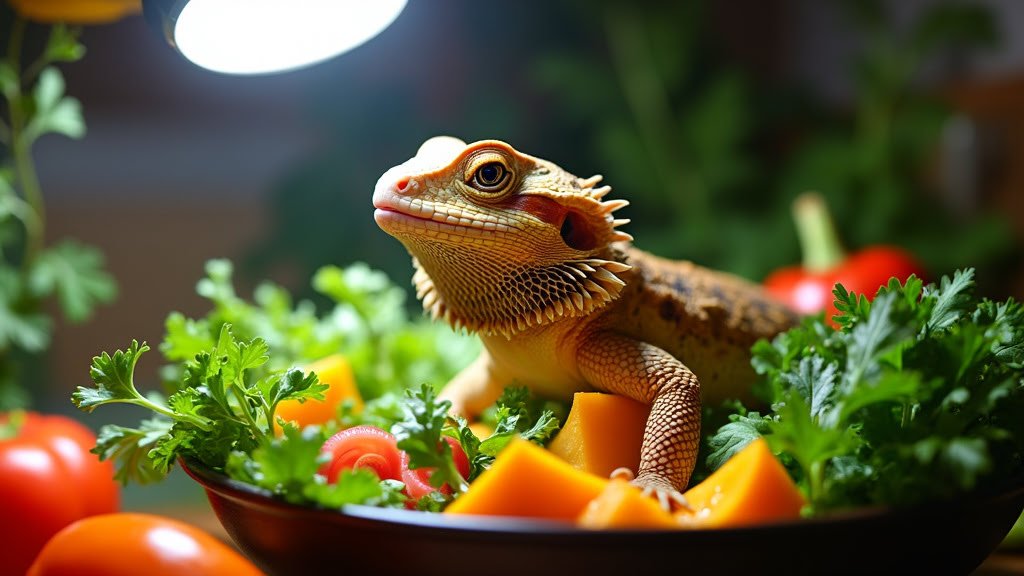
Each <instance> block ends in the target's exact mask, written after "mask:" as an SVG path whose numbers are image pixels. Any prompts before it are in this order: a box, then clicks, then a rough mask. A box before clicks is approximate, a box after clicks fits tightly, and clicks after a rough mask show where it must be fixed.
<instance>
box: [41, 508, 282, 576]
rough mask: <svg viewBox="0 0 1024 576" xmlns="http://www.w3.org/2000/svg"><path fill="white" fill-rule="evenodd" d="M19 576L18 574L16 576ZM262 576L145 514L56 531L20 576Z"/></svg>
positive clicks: (198, 537) (199, 537) (219, 548)
mask: <svg viewBox="0 0 1024 576" xmlns="http://www.w3.org/2000/svg"><path fill="white" fill-rule="evenodd" d="M22 574H24V572H22ZM138 574H144V575H145V576H178V575H180V574H188V575H190V576H220V575H222V574H230V575H231V576H263V572H261V571H260V570H259V569H258V568H256V567H255V566H254V565H253V564H252V563H251V562H250V561H249V560H247V559H246V558H245V557H243V556H242V555H240V554H239V553H238V552H235V551H234V550H233V549H232V548H230V547H229V546H227V545H226V544H224V543H223V542H221V541H220V540H218V539H217V538H214V537H213V536H211V535H209V534H207V533H206V532H203V531H202V530H200V529H198V528H196V527H194V526H190V525H188V524H185V523H183V522H179V521H177V520H172V519H170V518H164V517H161V516H155V515H151V514H136V513H125V514H103V515H99V516H90V517H89V518H85V519H83V520H79V521H77V522H75V523H73V524H71V525H69V526H67V527H65V528H64V529H63V530H61V531H60V532H58V533H57V534H56V535H54V536H53V538H51V539H50V541H49V542H47V543H46V546H45V547H43V549H42V551H40V552H39V556H38V557H37V558H36V560H35V562H34V563H33V564H32V567H31V568H30V569H29V571H28V573H27V574H26V575H25V576H135V575H138Z"/></svg>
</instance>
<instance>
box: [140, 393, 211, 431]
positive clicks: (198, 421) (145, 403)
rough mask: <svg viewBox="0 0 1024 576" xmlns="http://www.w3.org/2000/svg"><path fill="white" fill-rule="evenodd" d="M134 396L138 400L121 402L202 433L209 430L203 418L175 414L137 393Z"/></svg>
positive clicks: (208, 424) (207, 423) (207, 422)
mask: <svg viewBox="0 0 1024 576" xmlns="http://www.w3.org/2000/svg"><path fill="white" fill-rule="evenodd" d="M133 388H134V387H133ZM136 394H137V395H138V398H135V399H131V400H123V402H124V403H125V404H134V405H136V406H141V407H143V408H148V409H150V410H152V411H153V412H156V413H158V414H163V415H164V416H167V417H168V418H170V419H171V420H176V421H178V422H187V423H189V424H192V425H193V426H195V427H196V428H199V429H200V430H203V431H204V432H208V431H209V430H210V423H209V421H207V420H205V419H203V418H200V417H198V416H193V415H191V414H180V413H178V412H175V411H174V410H171V409H170V408H167V407H165V406H161V405H160V404H157V403H155V402H151V401H150V400H149V399H147V398H146V397H145V396H142V395H141V394H138V393H136Z"/></svg>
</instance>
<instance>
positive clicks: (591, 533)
mask: <svg viewBox="0 0 1024 576" xmlns="http://www.w3.org/2000/svg"><path fill="white" fill-rule="evenodd" d="M179 464H180V465H181V467H182V469H183V470H184V471H185V472H186V474H188V475H189V476H191V477H192V479H193V480H195V481H196V482H197V483H199V484H200V485H201V486H202V487H203V488H204V489H206V490H207V491H213V492H216V493H218V495H220V496H222V497H228V498H232V499H236V500H244V501H247V502H255V503H257V504H259V505H261V506H266V507H272V508H276V509H278V510H288V511H293V512H296V513H300V514H305V515H313V516H317V517H323V518H326V519H336V520H337V519H343V518H349V519H355V520H361V521H373V522H380V523H386V524H392V525H400V526H405V527H414V528H430V529H443V530H448V531H456V532H491V533H503V534H506V535H516V534H519V535H524V534H537V533H542V534H544V535H549V536H563V537H591V538H592V537H595V536H597V535H604V536H608V537H615V538H621V537H637V538H645V537H648V538H649V537H651V536H652V535H658V536H665V535H673V534H689V535H692V536H693V537H698V536H700V535H715V536H721V537H724V536H726V535H729V536H739V537H755V536H757V535H760V534H765V533H772V534H775V533H778V532H780V531H786V530H807V529H813V528H815V527H829V526H835V525H836V524H837V523H846V522H874V521H882V520H889V519H894V518H898V517H901V516H904V517H912V516H914V515H916V514H919V513H920V512H921V511H923V510H926V509H935V508H937V507H940V506H941V507H945V508H946V509H948V507H950V506H956V507H962V508H964V509H967V508H970V507H972V506H977V505H981V504H993V505H998V504H999V502H1010V501H1013V500H1014V499H1017V498H1019V497H1021V495H1024V475H1021V476H1018V477H1016V478H1014V479H1013V480H1011V481H1009V482H1007V483H1006V484H1003V485H1002V489H991V490H985V491H973V492H967V493H964V494H962V495H960V496H958V497H955V498H953V499H950V500H942V501H929V502H925V503H920V504H915V505H912V506H905V507H883V506H870V507H861V508H856V509H847V510H842V511H836V512H832V513H828V514H823V515H820V516H815V517H811V518H798V519H794V520H785V521H775V522H765V523H759V524H755V525H750V526H735V527H723V528H680V529H674V528H673V529H657V528H611V529H600V530H595V529H589V528H583V527H580V526H577V525H575V524H572V523H568V522H563V521H557V520H546V519H541V518H520V517H511V516H484V515H469V514H444V513H430V512H421V511H417V510H405V509H400V508H382V507H377V506H369V505H365V504H346V505H343V506H342V507H341V508H327V507H323V506H318V505H311V504H297V503H293V502H289V501H287V500H285V499H284V498H283V497H281V496H280V495H277V494H274V493H273V492H271V491H270V490H267V489H265V488H260V487H259V486H254V485H252V484H249V483H247V482H243V481H241V480H236V479H234V478H231V477H229V476H228V475H227V474H225V473H223V472H219V471H217V470H214V469H212V468H210V467H208V466H206V465H204V464H202V463H200V462H198V461H195V460H192V459H187V458H184V457H182V458H179Z"/></svg>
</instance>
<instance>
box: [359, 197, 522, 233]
mask: <svg viewBox="0 0 1024 576" xmlns="http://www.w3.org/2000/svg"><path fill="white" fill-rule="evenodd" d="M373 207H374V208H375V209H376V210H374V212H373V218H374V220H376V222H377V225H378V226H380V227H381V228H383V229H384V230H385V231H388V232H391V231H399V230H402V229H410V228H412V229H417V230H427V231H430V230H433V231H437V232H453V233H457V234H462V235H465V234H466V233H467V232H475V233H477V234H491V233H495V232H505V231H510V230H512V228H511V227H510V226H508V225H506V224H501V223H497V222H490V221H484V220H482V219H480V218H478V217H475V216H476V215H474V214H471V213H469V212H468V211H466V212H462V211H460V210H458V209H453V208H452V207H450V206H445V205H443V204H435V203H433V202H426V201H423V200H422V199H420V198H410V197H403V196H398V195H392V194H374V197H373Z"/></svg>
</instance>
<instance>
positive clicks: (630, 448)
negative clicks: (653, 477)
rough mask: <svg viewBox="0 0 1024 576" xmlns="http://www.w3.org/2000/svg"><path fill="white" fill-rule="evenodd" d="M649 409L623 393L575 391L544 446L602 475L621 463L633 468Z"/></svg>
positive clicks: (637, 458)
mask: <svg viewBox="0 0 1024 576" xmlns="http://www.w3.org/2000/svg"><path fill="white" fill-rule="evenodd" d="M650 412H651V407H650V406H648V405H645V404H641V403H640V402H637V401H635V400H631V399H629V398H626V397H625V396H618V395H615V394H601V393H598V392H577V393H576V394H575V395H574V396H573V399H572V408H570V409H569V416H568V417H567V418H566V421H565V426H563V427H562V429H561V430H560V431H559V432H558V435H557V436H555V439H554V440H552V441H551V444H549V445H548V450H550V451H551V452H552V453H553V454H555V455H556V456H558V457H559V458H561V459H563V460H565V461H566V462H568V463H569V464H571V465H572V466H573V467H574V468H576V469H578V470H583V471H586V472H590V473H592V474H596V475H598V476H603V477H605V478H607V477H608V476H609V475H611V473H612V471H613V470H615V469H616V468H621V467H625V468H629V469H630V470H631V471H633V472H636V471H637V468H638V467H639V465H640V445H641V444H642V443H643V439H644V430H645V429H646V428H647V416H648V415H649V414H650Z"/></svg>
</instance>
